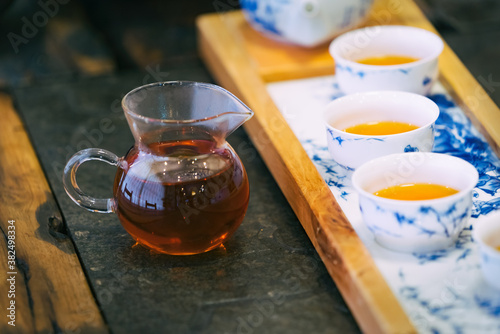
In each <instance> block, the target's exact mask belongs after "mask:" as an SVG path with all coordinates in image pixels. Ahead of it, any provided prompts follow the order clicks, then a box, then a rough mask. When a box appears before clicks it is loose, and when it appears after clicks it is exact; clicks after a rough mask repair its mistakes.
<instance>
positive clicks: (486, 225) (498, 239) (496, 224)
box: [473, 212, 500, 289]
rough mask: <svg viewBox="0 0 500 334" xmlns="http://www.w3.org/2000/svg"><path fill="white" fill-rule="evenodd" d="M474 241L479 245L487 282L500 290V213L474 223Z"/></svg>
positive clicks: (482, 268) (482, 267)
mask: <svg viewBox="0 0 500 334" xmlns="http://www.w3.org/2000/svg"><path fill="white" fill-rule="evenodd" d="M473 231H474V232H473V235H474V241H476V242H477V243H478V244H479V251H480V254H481V270H482V272H483V276H484V278H485V279H486V281H487V282H488V283H489V284H490V285H491V286H493V287H495V288H497V289H500V249H499V248H498V247H500V212H494V213H491V214H489V215H487V216H484V217H482V218H479V219H478V220H477V221H476V222H475V223H474V230H473Z"/></svg>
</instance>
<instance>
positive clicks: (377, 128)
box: [342, 121, 419, 136]
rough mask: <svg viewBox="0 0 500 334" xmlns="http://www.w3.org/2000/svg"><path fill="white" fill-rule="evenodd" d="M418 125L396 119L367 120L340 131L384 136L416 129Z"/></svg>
mask: <svg viewBox="0 0 500 334" xmlns="http://www.w3.org/2000/svg"><path fill="white" fill-rule="evenodd" d="M418 128H419V127H418V126H417V125H413V124H411V123H405V122H397V121H380V122H367V123H361V124H357V125H354V126H350V127H347V128H345V129H343V130H342V131H344V132H347V133H352V134H356V135H367V136H386V135H395V134H398V133H403V132H408V131H412V130H416V129H418Z"/></svg>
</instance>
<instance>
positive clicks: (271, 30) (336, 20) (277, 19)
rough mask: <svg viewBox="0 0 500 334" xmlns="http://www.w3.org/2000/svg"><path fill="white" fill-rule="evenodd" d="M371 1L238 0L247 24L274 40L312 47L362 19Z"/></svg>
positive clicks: (328, 39)
mask: <svg viewBox="0 0 500 334" xmlns="http://www.w3.org/2000/svg"><path fill="white" fill-rule="evenodd" d="M372 3H373V1H372V0H335V1H332V0H314V1H302V0H241V1H240V5H241V8H242V9H243V13H244V14H245V17H246V19H247V21H248V22H249V23H250V25H251V26H252V27H253V28H255V29H256V30H257V31H259V32H261V33H263V34H264V35H266V36H268V37H271V38H273V39H276V40H279V41H283V42H288V43H292V44H297V45H301V46H306V47H311V46H316V45H319V44H321V43H325V42H327V41H331V40H332V39H333V38H334V36H335V35H338V34H340V33H342V32H344V31H346V30H348V29H350V28H353V27H354V26H356V25H357V24H359V23H360V22H361V21H362V19H364V18H365V17H366V16H367V14H368V11H369V9H370V8H371V6H372Z"/></svg>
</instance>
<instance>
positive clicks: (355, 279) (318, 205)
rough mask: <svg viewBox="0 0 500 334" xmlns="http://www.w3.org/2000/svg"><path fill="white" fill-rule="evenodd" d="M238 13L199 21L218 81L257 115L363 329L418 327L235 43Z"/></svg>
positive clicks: (270, 153) (253, 132)
mask: <svg viewBox="0 0 500 334" xmlns="http://www.w3.org/2000/svg"><path fill="white" fill-rule="evenodd" d="M238 15H239V14H238V13H229V14H222V15H221V14H215V15H208V16H203V17H201V18H199V20H198V21H197V27H198V29H199V43H200V45H199V48H200V51H201V53H202V56H203V58H204V60H205V62H206V64H207V66H208V67H209V68H210V70H211V72H212V73H213V74H214V76H215V77H216V79H217V80H218V82H219V83H220V84H221V85H223V86H224V87H226V88H227V89H229V90H230V91H232V92H234V93H235V94H236V95H237V96H239V97H240V98H242V99H243V101H245V102H246V103H248V105H249V106H250V107H251V108H252V109H253V110H254V112H255V117H254V118H253V119H252V120H251V121H249V122H247V124H246V126H245V129H246V130H247V132H248V133H249V135H250V136H251V138H252V141H253V142H254V145H255V146H256V147H257V149H258V150H259V153H260V154H261V156H262V157H263V159H264V160H265V162H266V164H267V165H268V167H269V169H270V170H271V172H272V174H273V176H274V178H275V179H276V181H277V182H278V184H279V186H280V188H281V190H282V191H283V193H284V194H285V196H286V198H287V199H288V201H289V203H290V205H291V207H292V208H293V210H294V211H295V213H296V215H297V216H298V218H299V220H300V222H301V223H302V226H303V227H304V229H305V231H306V233H307V234H308V236H309V238H310V239H311V241H312V243H313V244H314V247H315V248H316V250H317V251H318V254H319V255H320V256H321V258H322V260H323V262H324V263H325V266H326V267H327V269H328V271H329V273H330V275H331V276H332V277H333V279H334V280H335V282H336V284H337V286H338V288H339V290H340V291H341V293H342V295H343V296H344V298H345V300H346V302H347V304H348V305H349V307H350V309H351V310H352V312H353V314H354V316H355V318H356V320H357V321H358V323H359V325H360V327H361V328H362V329H363V330H364V331H365V332H370V333H413V332H415V329H414V327H413V325H412V324H411V322H410V320H409V319H408V317H407V316H406V314H405V313H404V311H403V309H402V308H401V306H400V305H399V303H398V301H397V300H396V298H395V296H394V295H393V293H392V291H391V290H390V288H389V287H388V285H387V284H386V282H385V280H384V279H383V277H382V275H381V274H380V272H379V270H378V268H377V267H376V265H375V263H374V262H373V260H372V258H371V257H370V255H369V253H368V252H367V250H366V248H365V247H364V245H363V244H362V242H361V241H360V239H359V238H358V236H357V234H356V233H355V231H354V230H353V228H352V226H351V225H350V223H349V222H348V220H347V219H346V217H345V216H344V214H343V212H342V210H341V209H340V207H339V205H338V204H337V202H336V201H335V198H334V197H333V195H332V193H331V191H330V189H329V188H328V186H327V185H326V184H325V182H324V181H323V179H322V177H321V176H320V175H319V173H318V171H317V170H316V168H315V166H314V165H313V163H312V162H311V160H310V159H309V157H308V156H307V154H306V152H305V151H304V149H303V148H302V145H301V144H300V142H299V141H298V139H297V138H296V137H295V135H294V134H293V132H292V131H291V130H290V128H289V127H288V125H287V123H286V121H285V120H284V119H283V117H282V115H281V113H280V111H279V110H278V109H277V107H276V106H275V105H274V103H273V101H272V99H271V97H270V96H269V94H268V93H267V90H266V86H265V83H264V81H263V79H262V78H261V77H260V76H259V74H258V71H256V70H255V67H254V64H252V60H251V59H250V58H249V56H248V54H247V53H246V52H245V49H244V47H243V46H242V45H241V44H240V42H239V41H241V35H238V27H237V24H238V21H236V22H235V21H234V20H232V18H234V17H235V16H238ZM234 24H236V25H234ZM234 34H236V36H235V35H234Z"/></svg>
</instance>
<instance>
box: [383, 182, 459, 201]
mask: <svg viewBox="0 0 500 334" xmlns="http://www.w3.org/2000/svg"><path fill="white" fill-rule="evenodd" d="M456 193H458V190H456V189H454V188H452V187H448V186H444V185H440V184H435V183H402V184H398V185H396V186H391V187H387V188H383V189H380V190H378V191H376V192H374V193H373V194H374V195H375V196H379V197H384V198H389V199H397V200H403V201H421V200H429V199H436V198H443V197H446V196H451V195H454V194H456Z"/></svg>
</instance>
